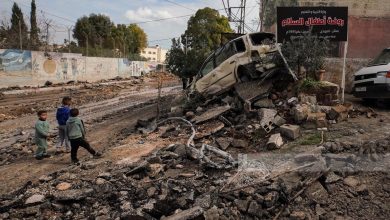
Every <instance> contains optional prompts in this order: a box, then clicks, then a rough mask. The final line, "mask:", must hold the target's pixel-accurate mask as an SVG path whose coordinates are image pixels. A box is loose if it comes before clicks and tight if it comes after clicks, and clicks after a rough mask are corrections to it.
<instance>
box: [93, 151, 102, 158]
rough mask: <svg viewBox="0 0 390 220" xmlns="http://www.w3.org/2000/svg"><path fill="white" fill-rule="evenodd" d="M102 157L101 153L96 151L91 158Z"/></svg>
mask: <svg viewBox="0 0 390 220" xmlns="http://www.w3.org/2000/svg"><path fill="white" fill-rule="evenodd" d="M100 157H102V154H101V153H99V152H96V153H95V154H94V155H93V158H100Z"/></svg>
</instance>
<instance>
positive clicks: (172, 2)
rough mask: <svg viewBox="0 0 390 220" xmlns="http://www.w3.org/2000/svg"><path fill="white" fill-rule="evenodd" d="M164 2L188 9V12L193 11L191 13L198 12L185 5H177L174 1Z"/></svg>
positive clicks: (167, 0)
mask: <svg viewBox="0 0 390 220" xmlns="http://www.w3.org/2000/svg"><path fill="white" fill-rule="evenodd" d="M164 1H166V2H169V3H171V4H174V5H177V6H179V7H182V8H185V9H188V10H191V11H196V10H195V9H193V8H189V7H187V6H184V5H182V4H179V3H176V2H174V1H170V0H164Z"/></svg>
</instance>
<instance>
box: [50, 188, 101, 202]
mask: <svg viewBox="0 0 390 220" xmlns="http://www.w3.org/2000/svg"><path fill="white" fill-rule="evenodd" d="M93 191H94V190H93V189H71V190H67V191H60V192H54V193H53V197H54V199H55V200H57V201H74V200H76V201H78V200H82V199H85V198H86V197H88V196H90V195H92V193H93Z"/></svg>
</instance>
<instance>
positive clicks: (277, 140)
mask: <svg viewBox="0 0 390 220" xmlns="http://www.w3.org/2000/svg"><path fill="white" fill-rule="evenodd" d="M282 145H283V139H282V136H281V135H280V133H277V134H273V135H271V137H270V138H269V139H268V142H267V144H266V147H267V149H269V150H274V149H279V148H280V147H282Z"/></svg>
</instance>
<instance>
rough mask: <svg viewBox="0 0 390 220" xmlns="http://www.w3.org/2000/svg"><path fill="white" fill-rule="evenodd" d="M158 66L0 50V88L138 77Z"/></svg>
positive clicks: (128, 61)
mask: <svg viewBox="0 0 390 220" xmlns="http://www.w3.org/2000/svg"><path fill="white" fill-rule="evenodd" d="M156 66H157V63H155V62H143V61H130V60H128V59H124V58H103V57H84V56H82V55H81V54H74V53H55V52H48V53H45V52H42V51H27V50H23V51H20V50H17V49H0V88H2V87H9V86H39V85H43V84H44V83H45V82H46V81H51V82H53V83H60V82H68V81H70V80H82V81H89V82H95V81H99V80H103V79H110V78H115V77H118V76H120V77H130V76H141V75H142V74H146V73H149V72H150V71H153V70H155V69H156Z"/></svg>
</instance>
